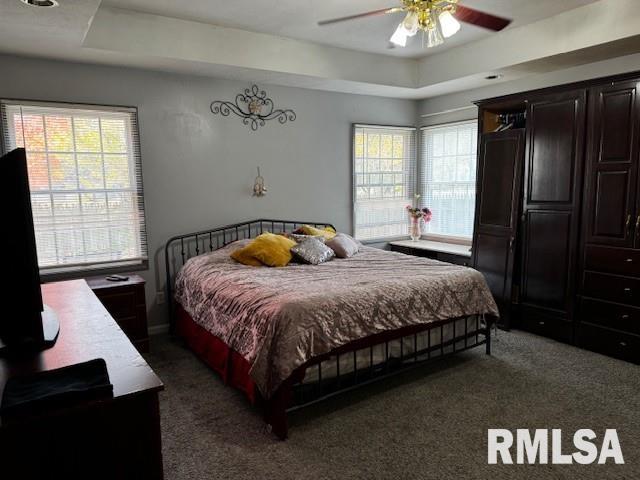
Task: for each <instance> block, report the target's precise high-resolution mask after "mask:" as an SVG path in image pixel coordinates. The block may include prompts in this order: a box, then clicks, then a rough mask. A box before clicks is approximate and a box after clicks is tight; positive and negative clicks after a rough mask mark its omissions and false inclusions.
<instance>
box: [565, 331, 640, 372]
mask: <svg viewBox="0 0 640 480" xmlns="http://www.w3.org/2000/svg"><path fill="white" fill-rule="evenodd" d="M576 343H577V344H578V346H580V347H582V348H586V349H588V350H593V351H596V352H600V353H604V354H605V355H610V356H612V357H616V358H620V359H622V360H626V361H628V362H633V363H640V336H637V335H631V334H628V333H623V332H618V331H616V330H610V329H608V328H601V327H596V326H594V325H589V324H585V323H580V324H579V325H578V327H577V329H576Z"/></svg>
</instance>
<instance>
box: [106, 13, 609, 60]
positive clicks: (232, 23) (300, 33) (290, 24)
mask: <svg viewBox="0 0 640 480" xmlns="http://www.w3.org/2000/svg"><path fill="white" fill-rule="evenodd" d="M594 1H596V0H462V2H461V3H462V4H463V5H465V6H468V7H472V8H475V9H478V10H482V11H485V12H488V13H493V14H496V15H500V16H503V17H506V18H510V19H512V20H513V23H512V24H511V25H510V27H509V28H513V27H517V26H520V25H526V24H528V23H532V22H535V21H537V20H542V19H544V18H548V17H552V16H554V15H557V14H558V13H562V12H564V11H567V10H571V9H573V8H576V7H580V6H583V5H587V4H589V3H593V2H594ZM399 4H401V2H400V0H348V1H345V0H189V1H184V0H182V1H176V0H103V5H108V6H112V7H118V8H123V9H130V10H136V11H139V12H144V13H153V14H156V15H164V16H167V17H174V18H182V19H185V20H194V21H198V22H204V23H211V24H214V25H221V26H227V27H233V28H239V29H243V30H249V31H252V32H261V33H268V34H272V35H278V36H282V37H288V38H295V39H297V40H304V41H309V42H313V43H319V44H323V45H331V46H334V47H341V48H347V49H351V50H358V51H363V52H371V53H378V54H382V55H394V56H399V57H409V58H419V57H423V56H426V55H429V54H434V53H440V52H442V51H445V50H447V49H450V48H452V47H455V46H458V45H462V44H464V43H468V42H470V41H473V40H477V39H479V38H483V37H486V36H488V35H491V34H492V32H490V31H488V30H485V29H483V28H480V27H476V26H474V25H468V24H464V25H463V26H462V28H461V29H460V31H459V32H458V33H457V34H456V35H455V36H454V37H452V38H451V39H449V40H447V42H446V43H445V44H443V45H441V46H439V47H436V48H430V49H426V48H422V46H421V41H420V39H419V36H416V37H414V38H413V39H411V40H410V43H409V44H408V45H407V47H405V48H390V46H392V45H390V43H389V41H388V40H389V37H390V36H391V34H392V33H393V31H394V30H395V28H396V27H397V25H398V23H399V22H400V20H401V19H402V14H390V15H384V16H377V17H368V18H364V19H357V20H353V21H349V22H344V23H339V24H333V25H326V26H323V27H320V26H318V24H317V22H318V21H320V20H327V19H332V18H338V17H344V16H347V15H352V14H357V13H363V12H368V11H372V10H378V9H381V8H387V7H392V6H396V5H399Z"/></svg>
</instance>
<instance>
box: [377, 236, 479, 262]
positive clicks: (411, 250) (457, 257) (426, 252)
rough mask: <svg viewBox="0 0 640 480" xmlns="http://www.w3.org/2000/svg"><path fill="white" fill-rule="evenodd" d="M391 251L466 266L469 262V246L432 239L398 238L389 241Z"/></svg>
mask: <svg viewBox="0 0 640 480" xmlns="http://www.w3.org/2000/svg"><path fill="white" fill-rule="evenodd" d="M389 248H390V249H391V251H392V252H400V253H405V254H407V255H415V256H416V257H427V258H433V259H435V260H440V261H441V262H447V263H454V264H456V265H464V266H465V267H468V266H469V265H470V264H471V247H469V246H468V245H458V244H456V243H445V242H434V241H433V240H418V241H416V242H414V241H413V240H399V241H397V242H390V243H389Z"/></svg>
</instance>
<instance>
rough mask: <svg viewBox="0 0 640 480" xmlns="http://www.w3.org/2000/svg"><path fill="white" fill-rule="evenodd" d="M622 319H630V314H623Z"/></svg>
mask: <svg viewBox="0 0 640 480" xmlns="http://www.w3.org/2000/svg"><path fill="white" fill-rule="evenodd" d="M621 318H622V320H629V315H627V314H626V313H625V314H623V315H622V317H621Z"/></svg>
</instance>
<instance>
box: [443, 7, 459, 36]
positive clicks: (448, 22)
mask: <svg viewBox="0 0 640 480" xmlns="http://www.w3.org/2000/svg"><path fill="white" fill-rule="evenodd" d="M438 20H439V21H440V28H441V29H442V36H443V37H444V38H449V37H452V36H453V35H455V34H456V33H458V30H460V22H458V20H456V19H455V17H454V16H453V15H451V12H450V11H449V10H443V11H442V13H440V15H439V16H438Z"/></svg>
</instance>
